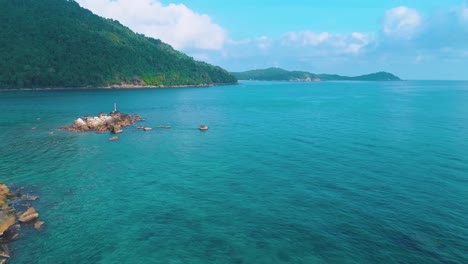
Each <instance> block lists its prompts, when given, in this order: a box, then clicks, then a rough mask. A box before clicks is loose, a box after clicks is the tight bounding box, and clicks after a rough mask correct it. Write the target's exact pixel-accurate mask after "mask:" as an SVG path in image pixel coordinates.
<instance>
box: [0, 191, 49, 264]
mask: <svg viewBox="0 0 468 264" xmlns="http://www.w3.org/2000/svg"><path fill="white" fill-rule="evenodd" d="M23 190H24V187H22V188H18V189H16V190H15V192H14V193H13V192H11V191H10V189H9V188H8V186H6V185H5V184H4V183H2V182H0V264H5V263H7V262H8V259H9V258H10V251H9V248H8V245H9V243H11V242H13V241H15V240H17V239H18V238H20V231H21V229H22V228H24V227H26V226H33V227H34V228H35V229H36V230H41V229H42V226H43V224H44V222H43V221H38V218H39V213H37V212H36V209H35V208H34V207H32V206H31V204H30V201H37V200H38V199H39V196H31V195H24V194H22V193H21V192H22V191H23ZM14 205H19V206H14ZM16 207H18V209H17V208H16ZM21 209H23V210H24V209H26V210H25V211H24V212H22V210H21Z"/></svg>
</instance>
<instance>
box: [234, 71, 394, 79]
mask: <svg viewBox="0 0 468 264" xmlns="http://www.w3.org/2000/svg"><path fill="white" fill-rule="evenodd" d="M231 74H232V75H234V76H235V77H236V78H237V79H239V80H256V81H289V82H314V81H401V79H400V78H398V77H397V76H395V75H393V74H391V73H388V72H376V73H371V74H366V75H360V76H355V77H348V76H341V75H336V74H315V73H310V72H305V71H287V70H284V69H281V68H268V69H262V70H251V71H245V72H231Z"/></svg>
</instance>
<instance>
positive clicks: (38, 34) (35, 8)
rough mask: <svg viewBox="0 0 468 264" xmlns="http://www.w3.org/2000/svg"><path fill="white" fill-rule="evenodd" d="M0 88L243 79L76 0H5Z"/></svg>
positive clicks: (0, 16) (0, 15)
mask: <svg viewBox="0 0 468 264" xmlns="http://www.w3.org/2000/svg"><path fill="white" fill-rule="evenodd" d="M0 25H2V26H1V27H0V89H18V88H42V87H50V88H54V87H109V86H123V87H125V86H138V87H141V86H143V87H144V86H179V85H211V84H221V83H237V79H236V78H235V77H234V76H233V75H231V74H229V73H228V72H227V71H226V70H224V69H222V68H220V67H217V66H213V65H210V64H207V63H204V62H200V61H196V60H194V59H193V58H191V57H189V56H187V55H185V54H183V53H181V52H179V51H176V50H174V49H173V48H172V47H171V46H170V45H168V44H166V43H164V42H162V41H161V40H158V39H153V38H149V37H145V36H144V35H141V34H137V33H135V32H133V31H131V30H130V29H129V28H127V27H125V26H123V25H121V24H120V23H119V22H118V21H116V20H112V19H105V18H102V17H99V16H97V15H95V14H93V13H92V12H91V11H89V10H87V9H85V8H82V7H80V6H79V5H78V3H76V2H75V1H72V0H40V1H38V0H21V1H13V0H0Z"/></svg>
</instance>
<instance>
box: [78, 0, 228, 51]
mask: <svg viewBox="0 0 468 264" xmlns="http://www.w3.org/2000/svg"><path fill="white" fill-rule="evenodd" d="M77 2H78V3H79V4H80V5H81V6H82V7H84V8H87V9H90V10H91V11H93V12H94V13H96V14H98V15H100V16H103V17H106V18H113V19H116V20H119V21H120V22H121V23H122V24H124V25H125V26H127V27H129V28H131V29H132V30H134V31H136V32H138V33H142V34H145V35H146V36H149V37H153V38H157V39H161V40H162V41H164V42H166V43H168V44H170V45H172V46H173V47H174V48H176V49H182V50H183V49H187V48H197V49H206V50H219V49H221V48H222V47H223V45H224V43H225V41H226V38H227V33H226V31H225V30H224V29H223V28H222V27H221V26H219V25H217V24H215V23H213V21H211V18H210V17H209V16H208V15H204V14H198V13H196V12H194V11H192V10H191V9H189V8H188V7H186V6H185V5H183V4H169V5H166V6H165V5H163V4H162V3H161V2H160V1H151V0H113V1H109V0H77Z"/></svg>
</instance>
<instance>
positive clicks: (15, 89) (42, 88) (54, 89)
mask: <svg viewBox="0 0 468 264" xmlns="http://www.w3.org/2000/svg"><path fill="white" fill-rule="evenodd" d="M237 84H238V83H210V84H206V83H204V84H184V85H133V84H119V85H111V86H83V87H38V88H14V89H8V88H0V92H15V91H16V92H18V91H63V90H112V89H122V90H125V89H129V90H130V89H168V88H197V87H199V88H203V87H214V86H222V85H237Z"/></svg>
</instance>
